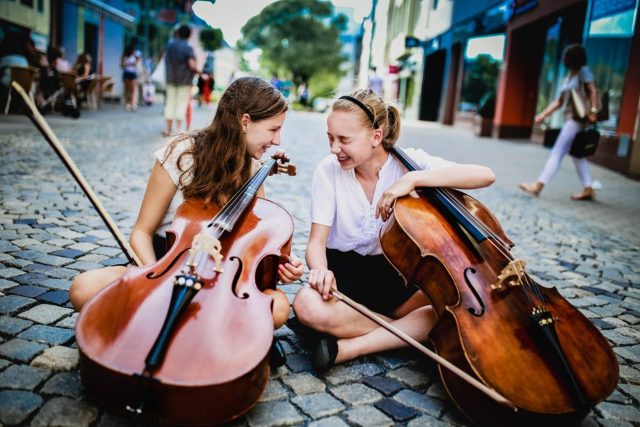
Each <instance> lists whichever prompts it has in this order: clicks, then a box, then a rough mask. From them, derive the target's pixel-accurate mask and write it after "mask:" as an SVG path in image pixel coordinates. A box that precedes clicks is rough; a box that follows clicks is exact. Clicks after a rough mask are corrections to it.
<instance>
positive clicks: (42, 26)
mask: <svg viewBox="0 0 640 427" xmlns="http://www.w3.org/2000/svg"><path fill="white" fill-rule="evenodd" d="M35 3H37V0H35V1H34V4H35ZM50 3H51V2H49V1H44V2H43V4H44V9H43V11H42V12H38V11H36V9H35V7H28V6H25V5H22V4H20V3H18V2H8V1H2V2H0V16H2V18H3V19H4V20H6V21H9V22H12V23H14V24H17V25H20V26H22V27H26V28H29V29H31V30H32V31H35V32H37V33H40V34H42V35H45V36H48V35H49V16H50V11H51V9H50V8H51V4H50Z"/></svg>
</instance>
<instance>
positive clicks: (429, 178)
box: [376, 164, 496, 221]
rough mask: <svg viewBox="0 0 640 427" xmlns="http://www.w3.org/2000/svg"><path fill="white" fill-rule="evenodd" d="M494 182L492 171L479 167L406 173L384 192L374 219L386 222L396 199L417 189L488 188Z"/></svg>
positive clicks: (460, 166)
mask: <svg viewBox="0 0 640 427" xmlns="http://www.w3.org/2000/svg"><path fill="white" fill-rule="evenodd" d="M495 180H496V176H495V175H494V173H493V171H492V170H491V169H489V168H488V167H486V166H480V165H464V164H461V165H453V166H451V167H447V168H442V169H434V170H422V171H411V172H407V173H406V174H404V175H403V176H402V178H400V179H399V180H398V181H396V183H395V184H393V185H392V186H391V187H389V188H388V189H386V190H385V192H384V193H382V196H381V197H380V200H379V201H378V206H377V207H376V218H378V217H380V216H382V219H383V220H385V221H386V220H387V218H388V217H389V215H390V213H391V210H390V208H391V207H392V206H393V202H394V200H395V199H397V198H398V197H402V196H405V195H407V194H409V193H410V192H412V191H413V190H415V189H416V188H419V187H449V188H461V189H473V188H482V187H488V186H490V185H491V184H493V182H494V181H495Z"/></svg>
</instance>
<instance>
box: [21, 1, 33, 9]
mask: <svg viewBox="0 0 640 427" xmlns="http://www.w3.org/2000/svg"><path fill="white" fill-rule="evenodd" d="M20 4H23V5H25V6H27V7H33V0H20Z"/></svg>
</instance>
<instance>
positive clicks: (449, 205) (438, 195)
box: [390, 145, 489, 243]
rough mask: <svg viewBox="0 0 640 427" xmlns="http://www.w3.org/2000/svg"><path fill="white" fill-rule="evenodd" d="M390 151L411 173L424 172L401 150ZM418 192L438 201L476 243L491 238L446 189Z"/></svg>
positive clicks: (392, 149)
mask: <svg viewBox="0 0 640 427" xmlns="http://www.w3.org/2000/svg"><path fill="white" fill-rule="evenodd" d="M390 151H391V154H393V155H394V156H396V158H397V159H398V160H400V163H402V164H403V165H404V167H406V168H407V169H408V170H409V171H419V170H422V167H420V165H418V164H417V163H416V162H415V161H413V159H411V157H409V156H408V155H407V153H405V152H404V150H402V149H401V148H399V147H396V146H395V145H394V146H393V147H391V150H390ZM416 190H417V191H418V193H420V194H421V195H425V196H431V197H433V198H435V199H436V200H437V201H438V205H439V206H441V207H442V208H443V209H444V211H445V212H446V213H447V214H448V216H449V217H450V218H452V220H454V221H455V222H456V224H457V225H459V226H460V227H462V228H464V230H465V231H466V232H467V233H469V235H470V236H471V237H472V238H473V240H475V242H477V243H480V242H482V241H484V240H486V239H487V237H489V236H487V234H486V232H485V231H484V230H483V229H482V228H484V227H482V226H481V224H478V220H477V219H476V218H475V217H474V216H473V215H471V213H470V212H469V211H467V209H466V208H465V207H464V206H463V205H462V204H461V203H458V202H457V199H456V198H455V197H454V196H452V195H451V194H450V192H449V190H447V189H446V188H442V187H422V188H420V189H416Z"/></svg>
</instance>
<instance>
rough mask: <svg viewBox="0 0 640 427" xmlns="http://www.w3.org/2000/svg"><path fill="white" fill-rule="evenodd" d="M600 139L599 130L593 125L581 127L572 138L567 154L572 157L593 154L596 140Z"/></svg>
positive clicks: (596, 147) (595, 148)
mask: <svg viewBox="0 0 640 427" xmlns="http://www.w3.org/2000/svg"><path fill="white" fill-rule="evenodd" d="M599 141H600V132H598V129H597V127H596V126H595V125H593V126H590V127H588V128H586V129H582V130H581V131H579V132H578V133H576V136H575V137H574V138H573V142H572V143H571V149H570V150H569V154H571V155H572V156H573V157H577V158H579V159H580V158H583V157H589V156H593V155H594V154H595V153H596V150H597V149H598V142H599Z"/></svg>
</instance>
